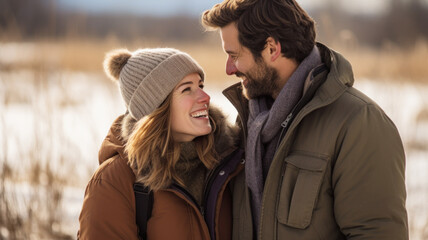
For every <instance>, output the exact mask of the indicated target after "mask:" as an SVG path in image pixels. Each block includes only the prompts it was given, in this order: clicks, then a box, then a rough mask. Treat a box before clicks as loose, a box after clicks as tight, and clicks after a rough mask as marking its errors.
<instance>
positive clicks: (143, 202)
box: [134, 183, 153, 240]
mask: <svg viewBox="0 0 428 240" xmlns="http://www.w3.org/2000/svg"><path fill="white" fill-rule="evenodd" d="M134 193H135V209H136V221H137V226H138V235H139V237H140V239H143V240H145V239H147V238H146V235H147V221H148V220H149V218H150V216H151V215H152V207H153V192H152V191H150V190H149V188H148V187H146V186H144V185H143V184H140V183H134Z"/></svg>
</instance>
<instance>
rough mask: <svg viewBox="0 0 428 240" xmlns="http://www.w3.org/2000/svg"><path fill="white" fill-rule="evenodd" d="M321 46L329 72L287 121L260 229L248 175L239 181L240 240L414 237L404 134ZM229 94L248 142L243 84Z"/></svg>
mask: <svg viewBox="0 0 428 240" xmlns="http://www.w3.org/2000/svg"><path fill="white" fill-rule="evenodd" d="M317 47H318V48H319V50H320V53H321V57H322V61H323V63H325V66H326V68H325V71H319V70H320V69H316V70H315V71H312V72H311V73H310V74H309V76H308V78H307V80H306V83H307V86H308V87H307V88H306V89H305V93H304V97H303V98H302V100H301V102H299V103H298V105H299V104H300V105H302V107H301V108H300V109H299V108H297V109H298V110H297V111H296V110H295V111H293V112H292V114H291V115H289V118H288V119H292V121H289V122H284V123H283V125H284V126H285V128H286V131H284V132H285V134H284V135H283V137H282V141H281V142H280V143H279V146H278V148H277V150H276V153H275V156H274V159H273V161H272V164H271V166H270V169H269V172H268V175H267V177H266V181H265V185H264V192H263V201H262V206H261V219H260V226H259V229H257V231H254V229H253V226H252V220H251V219H252V217H251V207H250V202H249V201H250V199H251V198H250V196H249V194H250V193H249V190H248V187H247V185H246V183H245V173H244V171H243V172H241V173H240V175H239V176H238V177H237V178H236V179H235V183H234V190H233V239H234V240H249V239H255V238H253V234H252V233H253V231H254V232H257V239H259V240H273V239H286V240H294V239H296V240H317V239H325V240H333V239H354V240H357V239H376V240H382V239H385V240H394V239H397V240H403V239H408V225H407V212H406V206H405V205H406V187H405V176H404V175H405V155H404V150H403V145H402V142H401V139H400V136H399V133H398V131H397V129H396V127H395V125H394V123H393V122H392V121H391V120H390V119H389V117H388V116H387V115H386V114H385V113H384V112H383V110H382V109H381V108H380V107H379V106H378V105H377V104H376V103H375V102H373V101H372V100H371V99H370V98H368V97H367V96H365V95H364V94H363V93H361V92H359V91H358V90H356V89H355V88H353V87H352V85H353V82H354V79H353V73H352V68H351V65H350V64H349V62H348V61H347V60H346V59H345V58H344V57H342V56H341V55H340V54H338V53H336V52H334V51H332V50H330V49H328V48H327V47H326V46H324V45H322V44H319V43H318V44H317ZM310 92H313V96H310V98H309V99H307V98H308V97H307V95H308V94H310ZM223 93H224V95H225V96H226V97H227V98H228V99H229V100H230V101H231V103H232V104H233V105H234V106H235V108H236V109H237V111H238V121H237V122H238V124H240V126H241V128H242V132H241V134H242V138H243V139H244V140H246V133H247V126H246V123H247V119H248V107H247V104H248V102H247V100H246V99H245V98H243V96H242V93H241V86H240V84H235V85H234V86H231V87H229V88H228V89H226V90H225V91H224V92H223ZM305 96H306V97H305ZM305 98H306V100H305V101H306V102H303V103H302V101H304V99H305ZM287 128H288V129H287ZM244 142H245V141H244Z"/></svg>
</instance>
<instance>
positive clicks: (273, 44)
mask: <svg viewBox="0 0 428 240" xmlns="http://www.w3.org/2000/svg"><path fill="white" fill-rule="evenodd" d="M266 48H267V50H268V54H269V58H270V60H271V61H272V62H274V61H275V60H276V59H278V58H279V57H280V56H281V43H280V42H279V41H276V40H275V39H274V38H273V37H268V38H267V39H266Z"/></svg>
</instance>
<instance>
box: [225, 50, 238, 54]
mask: <svg viewBox="0 0 428 240" xmlns="http://www.w3.org/2000/svg"><path fill="white" fill-rule="evenodd" d="M225 52H226V53H227V54H236V52H234V51H232V50H226V51H225Z"/></svg>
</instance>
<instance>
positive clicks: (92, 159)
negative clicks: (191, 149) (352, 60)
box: [0, 56, 428, 240]
mask: <svg viewBox="0 0 428 240" xmlns="http://www.w3.org/2000/svg"><path fill="white" fill-rule="evenodd" d="M0 59H1V56H0ZM215 82H216V80H215V79H209V76H208V79H207V81H206V87H207V88H206V89H207V92H208V93H209V94H210V95H211V102H212V104H215V105H218V106H220V107H221V108H223V109H224V111H225V112H227V113H228V115H229V118H230V119H231V120H233V119H234V118H235V116H236V112H235V111H234V110H233V108H232V106H231V105H230V104H229V103H228V102H227V100H226V99H225V98H224V97H223V96H222V95H221V89H220V88H219V87H217V85H216V84H212V83H215ZM230 84H232V82H231V83H230ZM355 86H356V88H358V89H359V90H361V91H362V92H364V93H366V94H367V95H368V96H369V97H371V98H372V99H374V100H375V101H376V102H377V103H378V104H379V105H380V106H381V107H382V108H383V109H384V110H385V112H386V113H387V114H388V115H389V116H390V118H391V119H392V120H393V121H394V122H395V124H396V125H397V127H398V129H399V132H400V134H401V136H402V139H403V142H404V145H405V150H406V156H407V169H406V183H407V191H408V200H407V208H408V213H409V224H410V231H411V232H410V234H411V239H413V240H419V239H428V204H427V202H428V175H427V174H426V172H427V171H428V85H425V84H415V83H410V82H407V81H406V79H403V80H402V81H400V82H397V81H394V82H390V81H388V80H387V79H385V80H376V81H371V80H369V79H357V80H356V83H355ZM124 109H125V108H124V106H123V104H122V100H121V99H120V96H119V92H118V90H117V87H116V86H115V84H114V83H112V82H109V81H107V80H106V77H105V76H104V75H99V74H90V73H82V72H56V71H55V70H54V69H50V70H49V71H43V72H42V73H39V72H34V71H32V70H26V69H22V70H19V71H2V69H0V113H1V115H0V154H1V158H0V159H1V160H2V161H3V162H2V163H1V165H3V166H4V165H5V164H6V165H8V166H10V168H11V169H15V171H16V173H17V174H16V177H11V178H10V179H9V180H6V181H5V184H4V185H5V186H4V188H5V192H6V193H7V194H10V195H11V196H13V198H14V199H15V202H16V208H17V209H16V211H17V212H19V211H23V209H25V206H26V205H28V204H29V203H31V201H32V199H33V198H34V197H35V196H38V197H39V198H42V200H43V196H39V195H37V192H36V191H39V190H40V191H47V190H46V189H43V188H42V189H39V188H37V189H35V187H34V184H33V183H32V182H31V179H32V178H31V177H32V176H31V174H27V173H26V170H28V169H32V168H33V167H34V159H36V160H38V161H40V164H41V166H48V165H49V168H50V169H51V170H52V172H53V173H54V175H55V177H56V178H57V179H60V181H58V180H57V181H58V182H64V183H66V184H64V185H62V186H58V185H54V186H53V187H55V188H58V191H63V195H62V197H61V199H59V200H60V201H59V203H60V204H61V206H60V207H59V208H58V209H60V211H59V212H57V213H56V214H57V216H56V219H61V221H60V223H56V224H57V225H55V226H53V228H54V229H57V230H58V231H61V232H64V233H67V234H69V235H71V236H73V237H75V233H76V231H77V228H78V215H79V211H80V208H81V204H82V201H83V195H84V189H85V185H86V183H87V181H88V179H89V178H90V176H91V174H92V173H93V171H94V170H95V169H96V167H97V165H98V160H97V156H98V155H97V153H98V147H99V146H100V144H101V141H102V140H103V138H104V136H105V135H106V133H107V131H108V129H109V127H110V124H111V123H112V122H113V121H114V119H115V118H116V117H117V116H118V115H120V114H122V113H123V112H124V111H125V110H124ZM3 170H4V169H3ZM38 181H40V180H38ZM41 181H42V182H43V181H44V184H45V185H43V186H50V185H49V183H48V182H49V181H50V179H49V177H44V178H42V180H41ZM39 207H40V206H39ZM45 212H46V214H48V212H49V209H45ZM7 235H8V232H7V230H5V229H0V239H3V238H2V237H1V236H3V237H6V238H5V239H7Z"/></svg>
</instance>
